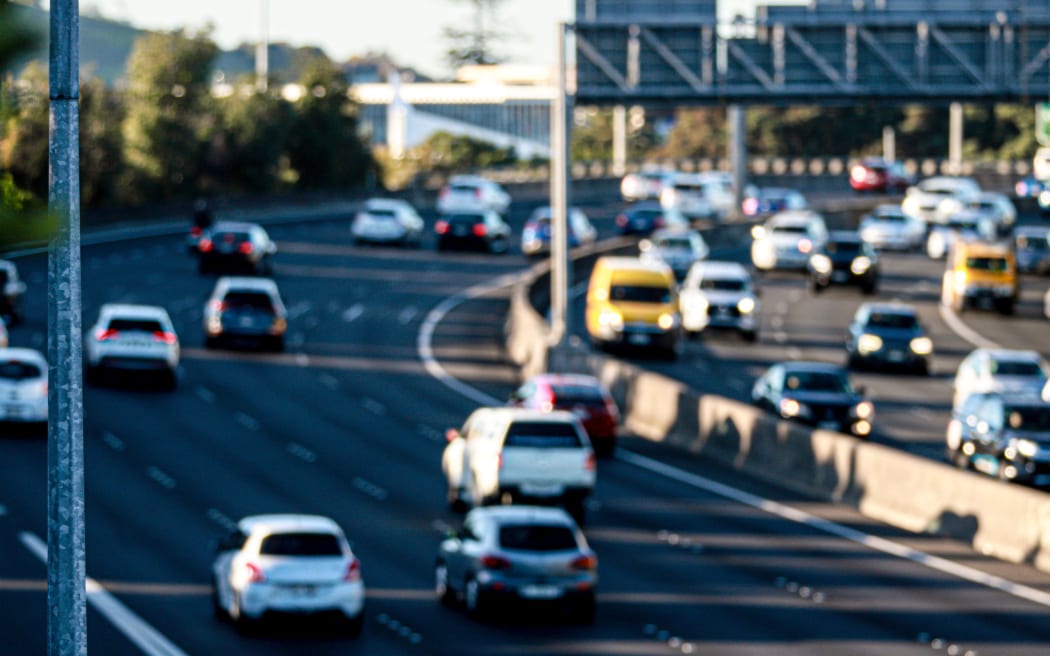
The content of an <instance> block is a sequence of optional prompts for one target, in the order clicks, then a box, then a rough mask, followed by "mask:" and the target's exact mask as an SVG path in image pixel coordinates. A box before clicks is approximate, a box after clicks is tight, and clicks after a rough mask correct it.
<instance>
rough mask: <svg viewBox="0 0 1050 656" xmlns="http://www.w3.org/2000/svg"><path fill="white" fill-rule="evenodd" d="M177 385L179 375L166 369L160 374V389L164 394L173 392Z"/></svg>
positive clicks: (172, 370)
mask: <svg viewBox="0 0 1050 656" xmlns="http://www.w3.org/2000/svg"><path fill="white" fill-rule="evenodd" d="M178 385H179V375H178V372H176V370H174V369H168V370H166V371H165V372H164V373H162V374H161V377H160V387H161V389H163V390H164V391H166V392H173V391H175V388H176V387H178Z"/></svg>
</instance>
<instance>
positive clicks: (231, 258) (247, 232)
mask: <svg viewBox="0 0 1050 656" xmlns="http://www.w3.org/2000/svg"><path fill="white" fill-rule="evenodd" d="M197 253H198V255H197V257H198V258H199V259H198V261H197V268H198V270H199V271H200V272H201V273H208V272H211V271H230V272H245V273H256V274H269V273H272V271H273V262H272V258H273V256H274V255H275V254H276V253H277V244H275V243H274V242H273V240H271V239H270V235H269V234H267V233H266V230H265V229H263V227H262V226H260V225H257V224H254V223H239V222H235V221H219V222H218V223H216V224H214V225H213V226H212V227H211V228H209V229H208V230H205V231H204V234H203V235H201V238H200V241H199V242H198V244H197Z"/></svg>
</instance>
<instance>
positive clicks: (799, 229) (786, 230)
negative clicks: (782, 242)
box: [773, 225, 806, 235]
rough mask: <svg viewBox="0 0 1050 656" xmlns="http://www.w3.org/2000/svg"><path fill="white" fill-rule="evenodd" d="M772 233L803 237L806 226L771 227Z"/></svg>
mask: <svg viewBox="0 0 1050 656" xmlns="http://www.w3.org/2000/svg"><path fill="white" fill-rule="evenodd" d="M773 232H777V233H780V234H790V235H803V234H805V233H806V226H804V225H778V226H773Z"/></svg>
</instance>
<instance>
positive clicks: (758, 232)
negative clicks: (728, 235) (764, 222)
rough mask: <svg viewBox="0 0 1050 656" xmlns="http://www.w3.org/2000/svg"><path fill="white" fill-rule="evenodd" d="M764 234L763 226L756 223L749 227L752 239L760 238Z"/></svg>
mask: <svg viewBox="0 0 1050 656" xmlns="http://www.w3.org/2000/svg"><path fill="white" fill-rule="evenodd" d="M765 236H766V228H765V226H760V225H757V226H752V227H751V238H752V239H755V240H758V239H762V238H763V237H765Z"/></svg>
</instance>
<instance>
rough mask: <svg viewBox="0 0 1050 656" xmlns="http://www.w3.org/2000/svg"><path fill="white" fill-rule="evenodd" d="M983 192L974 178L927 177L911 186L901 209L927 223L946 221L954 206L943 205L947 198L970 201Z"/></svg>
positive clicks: (949, 204)
mask: <svg viewBox="0 0 1050 656" xmlns="http://www.w3.org/2000/svg"><path fill="white" fill-rule="evenodd" d="M980 193H981V187H980V185H978V184H977V181H976V180H974V179H973V178H963V177H955V176H937V177H934V178H926V179H925V180H923V181H922V182H920V183H919V184H917V185H915V186H914V187H909V188H908V192H907V195H906V196H905V197H904V200H903V201H901V209H902V210H904V212H905V213H906V214H910V215H911V216H914V217H916V218H919V219H922V220H923V221H926V223H944V222H945V221H946V220H947V219H948V214H949V213H950V211H952V209H957V208H954V207H953V203H948V204H945V205H943V206H942V203H944V201H946V200H949V201H951V200H955V201H959V202H964V203H965V202H968V201H969V200H970V199H972V198H975V197H976V196H977V195H978V194H980Z"/></svg>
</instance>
